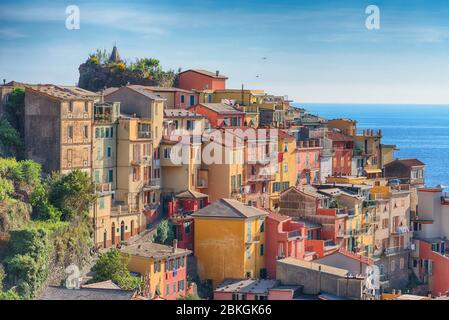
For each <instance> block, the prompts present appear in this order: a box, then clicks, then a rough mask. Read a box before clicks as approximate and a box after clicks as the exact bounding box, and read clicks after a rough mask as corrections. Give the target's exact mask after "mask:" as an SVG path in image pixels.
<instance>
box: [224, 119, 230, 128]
mask: <svg viewBox="0 0 449 320" xmlns="http://www.w3.org/2000/svg"><path fill="white" fill-rule="evenodd" d="M227 126H229V118H228V117H224V118H223V127H227Z"/></svg>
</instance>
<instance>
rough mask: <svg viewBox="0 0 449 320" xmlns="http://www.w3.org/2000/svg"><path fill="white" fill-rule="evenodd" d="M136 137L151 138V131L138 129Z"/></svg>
mask: <svg viewBox="0 0 449 320" xmlns="http://www.w3.org/2000/svg"><path fill="white" fill-rule="evenodd" d="M137 137H138V138H139V139H151V131H138V132H137Z"/></svg>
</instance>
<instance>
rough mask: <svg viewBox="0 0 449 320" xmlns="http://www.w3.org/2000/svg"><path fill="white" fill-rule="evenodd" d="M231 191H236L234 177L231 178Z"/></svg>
mask: <svg viewBox="0 0 449 320" xmlns="http://www.w3.org/2000/svg"><path fill="white" fill-rule="evenodd" d="M231 189H232V191H236V189H237V186H236V180H235V176H231Z"/></svg>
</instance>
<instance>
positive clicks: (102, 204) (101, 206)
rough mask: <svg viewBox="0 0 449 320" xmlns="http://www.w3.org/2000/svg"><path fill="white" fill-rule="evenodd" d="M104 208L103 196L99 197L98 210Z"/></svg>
mask: <svg viewBox="0 0 449 320" xmlns="http://www.w3.org/2000/svg"><path fill="white" fill-rule="evenodd" d="M101 209H104V198H100V210H101Z"/></svg>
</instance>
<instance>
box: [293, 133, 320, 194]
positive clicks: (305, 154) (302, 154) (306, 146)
mask: <svg viewBox="0 0 449 320" xmlns="http://www.w3.org/2000/svg"><path fill="white" fill-rule="evenodd" d="M321 149H322V147H321V146H320V141H319V140H318V139H309V140H300V141H298V142H297V148H296V172H297V174H298V177H297V184H298V185H305V184H316V183H319V182H320V152H321Z"/></svg>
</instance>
